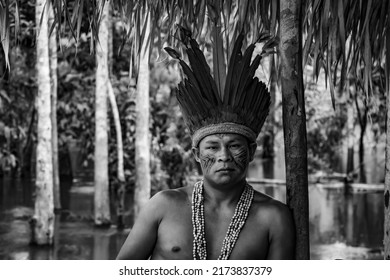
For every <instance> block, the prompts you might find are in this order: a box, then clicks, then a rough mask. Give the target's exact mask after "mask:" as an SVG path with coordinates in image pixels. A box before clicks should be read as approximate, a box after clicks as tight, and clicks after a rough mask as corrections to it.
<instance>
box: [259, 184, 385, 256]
mask: <svg viewBox="0 0 390 280" xmlns="http://www.w3.org/2000/svg"><path fill="white" fill-rule="evenodd" d="M255 188H256V189H258V190H260V191H262V192H264V193H266V194H268V195H270V196H272V197H274V198H275V199H278V200H280V201H282V202H285V199H286V190H285V188H284V186H280V185H279V186H271V185H268V186H255ZM382 200H383V193H382V192H353V193H348V194H346V195H345V194H344V189H343V188H336V187H334V186H332V185H321V184H316V185H311V186H309V222H310V225H309V226H310V245H311V258H312V259H335V258H340V259H350V258H353V259H366V258H375V259H382V258H383V252H382V248H383V243H382V240H383V231H384V224H383V223H384V206H383V201H382Z"/></svg>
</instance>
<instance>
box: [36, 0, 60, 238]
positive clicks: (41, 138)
mask: <svg viewBox="0 0 390 280" xmlns="http://www.w3.org/2000/svg"><path fill="white" fill-rule="evenodd" d="M45 2H46V1H45V0H37V2H36V7H35V22H36V26H37V43H36V44H37V83H38V97H37V116H38V124H37V132H38V135H37V138H38V143H37V161H36V181H35V187H36V188H35V207H34V216H33V219H32V222H31V226H32V232H31V233H32V239H31V241H32V243H35V244H38V245H47V244H50V245H51V244H53V241H54V222H55V215H54V199H53V161H52V156H51V155H52V143H51V142H52V139H51V138H52V133H51V130H52V125H51V118H50V111H51V104H50V103H51V102H50V65H49V48H48V46H49V38H48V28H47V27H48V24H47V23H48V18H47V15H48V13H47V10H46V11H44V13H43V18H42V25H41V26H40V28H39V24H40V22H41V16H42V12H43V10H44V7H45Z"/></svg>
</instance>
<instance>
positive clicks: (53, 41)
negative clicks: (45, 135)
mask: <svg viewBox="0 0 390 280" xmlns="http://www.w3.org/2000/svg"><path fill="white" fill-rule="evenodd" d="M53 22H54V12H53V6H52V5H51V4H50V5H49V28H50V27H51V25H52V24H53ZM49 57H50V86H51V87H50V90H51V124H52V149H53V188H54V209H61V200H60V176H59V169H58V129H57V68H58V66H57V27H56V28H54V29H53V32H52V34H51V35H50V37H49Z"/></svg>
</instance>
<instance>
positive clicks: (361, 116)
mask: <svg viewBox="0 0 390 280" xmlns="http://www.w3.org/2000/svg"><path fill="white" fill-rule="evenodd" d="M355 105H356V111H357V115H358V120H359V124H360V137H359V179H360V180H359V181H360V182H361V183H366V181H367V180H366V168H365V166H364V135H365V133H366V127H367V105H366V104H363V109H362V111H363V113H362V112H361V111H360V108H359V103H358V99H357V95H355Z"/></svg>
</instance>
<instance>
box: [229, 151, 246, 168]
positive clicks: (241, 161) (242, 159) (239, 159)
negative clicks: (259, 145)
mask: <svg viewBox="0 0 390 280" xmlns="http://www.w3.org/2000/svg"><path fill="white" fill-rule="evenodd" d="M231 153H232V156H233V161H234V163H235V164H236V165H237V166H238V168H240V169H241V170H244V169H245V168H246V166H247V164H248V150H247V149H246V147H245V146H240V147H239V148H237V149H235V150H233V151H232V152H231Z"/></svg>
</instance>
